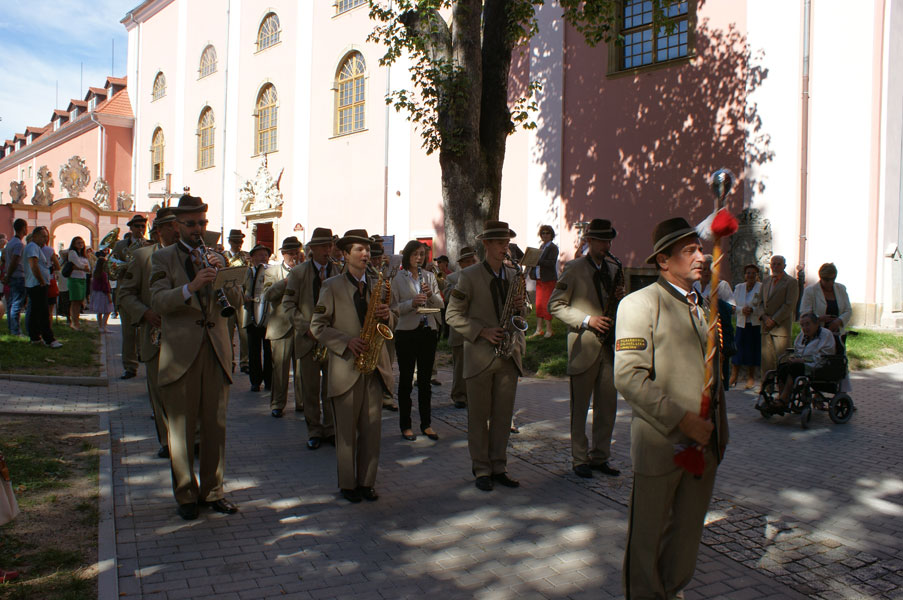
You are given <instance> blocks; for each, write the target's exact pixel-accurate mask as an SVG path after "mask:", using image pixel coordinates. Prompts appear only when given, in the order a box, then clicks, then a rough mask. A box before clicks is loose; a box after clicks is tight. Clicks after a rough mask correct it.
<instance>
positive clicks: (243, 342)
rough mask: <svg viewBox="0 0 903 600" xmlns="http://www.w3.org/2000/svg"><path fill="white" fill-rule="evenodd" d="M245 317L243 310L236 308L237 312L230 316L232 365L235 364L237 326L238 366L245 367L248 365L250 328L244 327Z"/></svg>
mask: <svg viewBox="0 0 903 600" xmlns="http://www.w3.org/2000/svg"><path fill="white" fill-rule="evenodd" d="M243 321H244V319H243V318H242V312H241V311H240V310H236V311H235V314H234V315H233V316H231V317H229V341H230V342H232V365H233V368H234V366H235V342H234V341H233V340H234V339H235V328H236V327H237V328H238V368H239V369H244V368H246V367H247V366H248V354H249V352H248V330H247V329H245V328H244V323H243Z"/></svg>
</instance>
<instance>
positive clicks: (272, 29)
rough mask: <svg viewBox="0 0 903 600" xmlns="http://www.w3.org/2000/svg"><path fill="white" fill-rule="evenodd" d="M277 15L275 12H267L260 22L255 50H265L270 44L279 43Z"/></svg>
mask: <svg viewBox="0 0 903 600" xmlns="http://www.w3.org/2000/svg"><path fill="white" fill-rule="evenodd" d="M280 33H282V31H281V30H280V29H279V17H277V16H276V13H269V14H267V16H265V17H264V18H263V21H261V22H260V29H258V30H257V51H258V52H260V51H261V50H265V49H267V48H269V47H270V46H275V45H276V44H278V43H279V34H280Z"/></svg>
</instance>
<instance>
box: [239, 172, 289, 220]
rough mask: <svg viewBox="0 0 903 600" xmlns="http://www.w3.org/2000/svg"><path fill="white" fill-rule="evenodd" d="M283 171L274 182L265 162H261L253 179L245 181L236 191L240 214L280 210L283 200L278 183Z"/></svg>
mask: <svg viewBox="0 0 903 600" xmlns="http://www.w3.org/2000/svg"><path fill="white" fill-rule="evenodd" d="M284 171H285V169H283V170H282V171H281V172H280V173H279V177H278V178H277V179H275V180H274V179H273V176H272V175H271V174H270V171H269V169H268V168H267V165H266V162H261V164H260V167H258V169H257V175H256V176H255V177H254V179H248V180H247V181H245V182H244V183H243V184H242V186H241V189H239V190H238V198H239V200H240V201H241V212H242V213H243V214H249V213H260V212H268V211H278V210H281V209H282V202H283V198H282V192H281V191H280V190H279V182H280V181H281V180H282V172H284Z"/></svg>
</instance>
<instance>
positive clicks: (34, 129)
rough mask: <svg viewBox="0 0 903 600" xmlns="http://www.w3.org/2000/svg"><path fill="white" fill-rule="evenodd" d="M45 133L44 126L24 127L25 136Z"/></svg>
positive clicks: (45, 128)
mask: <svg viewBox="0 0 903 600" xmlns="http://www.w3.org/2000/svg"><path fill="white" fill-rule="evenodd" d="M46 131H47V126H46V125H45V126H44V127H26V128H25V135H28V134H29V133H32V134H37V135H41V134H42V133H44V132H46ZM35 137H37V136H35Z"/></svg>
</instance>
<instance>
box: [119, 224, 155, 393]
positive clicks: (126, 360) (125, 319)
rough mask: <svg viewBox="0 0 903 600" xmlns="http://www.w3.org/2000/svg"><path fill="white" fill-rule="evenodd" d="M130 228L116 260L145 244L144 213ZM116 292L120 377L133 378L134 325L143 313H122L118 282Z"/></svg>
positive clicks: (135, 361) (135, 353)
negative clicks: (136, 318) (120, 344)
mask: <svg viewBox="0 0 903 600" xmlns="http://www.w3.org/2000/svg"><path fill="white" fill-rule="evenodd" d="M126 225H127V226H128V228H129V231H128V233H126V234H125V235H124V236H123V237H122V239H121V240H119V241H118V242H116V244H115V245H114V246H113V251H112V252H111V256H112V257H113V258H115V259H116V260H121V261H128V260H129V255H130V253H131V252H133V251H134V250H136V249H138V248H139V247H141V245H142V244H145V243H146V242H147V240H146V239H145V237H144V233H145V231H147V219H146V218H145V217H144V215H135V216H134V217H132V218H131V219H129V222H128V223H126ZM116 285H117V287H116V290H115V291H116V294H115V296H114V299H115V301H116V310H117V311H119V319H120V322H121V323H122V368H123V371H122V375H121V376H120V377H119V378H120V379H131V378H132V377H134V376H135V375H136V374H137V373H138V329H137V328H136V327H134V326H133V325H132V322H133V321H134V319H135V317H140V316H141V315H128V314H122V309H121V308H120V307H119V291H118V290H119V283H118V282H117V284H116Z"/></svg>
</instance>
